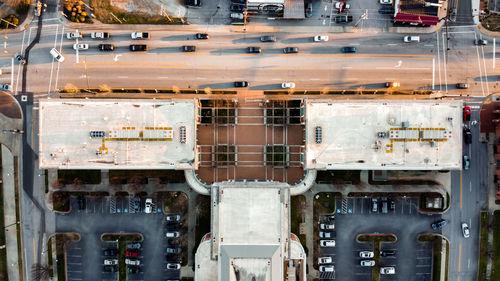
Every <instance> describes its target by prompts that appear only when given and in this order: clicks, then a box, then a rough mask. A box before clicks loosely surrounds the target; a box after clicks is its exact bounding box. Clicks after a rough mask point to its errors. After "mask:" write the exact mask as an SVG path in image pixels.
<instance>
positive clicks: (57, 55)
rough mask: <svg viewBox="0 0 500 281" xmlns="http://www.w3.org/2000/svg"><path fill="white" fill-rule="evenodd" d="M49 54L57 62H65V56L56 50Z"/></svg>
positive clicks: (53, 49)
mask: <svg viewBox="0 0 500 281" xmlns="http://www.w3.org/2000/svg"><path fill="white" fill-rule="evenodd" d="M49 53H50V55H51V56H52V57H53V58H54V59H55V60H56V61H58V62H63V61H64V57H63V55H62V54H61V53H60V52H59V51H58V50H57V49H56V48H52V49H51V50H50V52H49Z"/></svg>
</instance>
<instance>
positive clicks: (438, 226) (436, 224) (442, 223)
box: [431, 219, 447, 230]
mask: <svg viewBox="0 0 500 281" xmlns="http://www.w3.org/2000/svg"><path fill="white" fill-rule="evenodd" d="M446 224H447V222H446V220H444V219H442V220H438V221H436V222H434V223H433V224H431V227H432V229H434V230H437V229H441V228H443V226H445V225H446Z"/></svg>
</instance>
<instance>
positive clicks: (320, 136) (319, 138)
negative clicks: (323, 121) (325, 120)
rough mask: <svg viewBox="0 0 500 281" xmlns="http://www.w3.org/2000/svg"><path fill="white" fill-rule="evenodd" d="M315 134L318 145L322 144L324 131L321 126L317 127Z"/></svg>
mask: <svg viewBox="0 0 500 281" xmlns="http://www.w3.org/2000/svg"><path fill="white" fill-rule="evenodd" d="M314 131H315V134H316V143H321V141H323V129H322V128H321V126H317V127H316V128H314Z"/></svg>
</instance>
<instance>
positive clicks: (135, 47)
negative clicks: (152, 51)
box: [130, 44, 148, 52]
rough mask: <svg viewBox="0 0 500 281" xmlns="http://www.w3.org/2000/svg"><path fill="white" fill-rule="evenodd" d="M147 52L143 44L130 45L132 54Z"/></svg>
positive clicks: (146, 47)
mask: <svg viewBox="0 0 500 281" xmlns="http://www.w3.org/2000/svg"><path fill="white" fill-rule="evenodd" d="M147 50H148V45H144V44H137V45H130V51H132V52H141V51H147Z"/></svg>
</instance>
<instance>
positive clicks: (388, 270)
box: [380, 266, 396, 274]
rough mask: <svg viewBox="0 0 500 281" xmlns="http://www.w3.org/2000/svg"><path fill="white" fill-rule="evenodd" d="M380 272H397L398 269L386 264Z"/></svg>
mask: <svg viewBox="0 0 500 281" xmlns="http://www.w3.org/2000/svg"><path fill="white" fill-rule="evenodd" d="M380 274H396V269H395V268H394V267H393V266H384V267H381V268H380Z"/></svg>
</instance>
